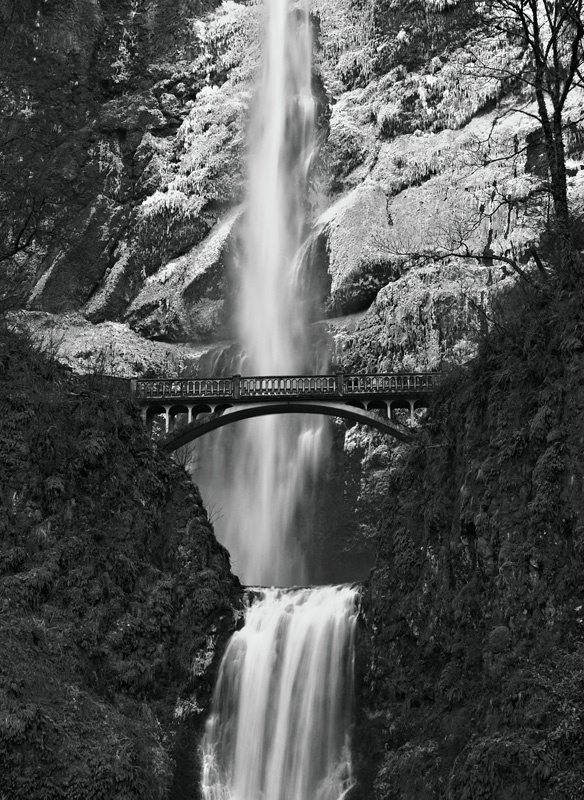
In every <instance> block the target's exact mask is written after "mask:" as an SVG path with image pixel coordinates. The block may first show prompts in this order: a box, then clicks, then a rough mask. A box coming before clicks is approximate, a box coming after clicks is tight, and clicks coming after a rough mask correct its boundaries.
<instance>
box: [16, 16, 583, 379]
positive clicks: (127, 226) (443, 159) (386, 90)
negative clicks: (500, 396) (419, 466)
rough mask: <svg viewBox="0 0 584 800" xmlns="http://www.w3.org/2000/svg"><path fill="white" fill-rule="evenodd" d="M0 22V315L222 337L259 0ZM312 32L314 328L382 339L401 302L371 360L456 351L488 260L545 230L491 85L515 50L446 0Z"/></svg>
mask: <svg viewBox="0 0 584 800" xmlns="http://www.w3.org/2000/svg"><path fill="white" fill-rule="evenodd" d="M2 13H3V14H4V23H5V38H6V42H9V46H7V47H6V48H5V49H4V51H3V55H2V64H1V66H2V72H3V74H4V76H5V83H6V85H7V87H8V90H7V92H6V96H5V99H4V104H5V107H6V108H7V110H8V112H9V113H10V125H5V126H4V134H3V135H4V144H5V146H4V148H3V155H2V166H3V171H4V172H5V173H6V175H7V176H8V178H9V180H8V181H7V184H6V191H5V195H4V200H3V203H4V206H5V212H6V215H5V219H6V231H5V234H6V235H5V251H3V252H2V254H1V255H2V258H3V264H4V267H5V268H4V270H3V284H4V288H3V293H4V302H5V304H11V305H12V306H14V305H16V306H18V305H20V306H24V307H26V308H27V309H29V310H30V311H37V312H43V313H49V314H50V315H53V316H51V319H52V320H53V322H54V323H55V325H56V327H57V328H60V327H61V326H62V316H61V315H62V314H64V313H65V312H69V314H70V313H72V312H73V313H76V314H78V316H77V317H76V319H77V320H86V321H89V322H92V323H97V324H99V323H104V322H107V321H110V322H114V323H122V324H123V325H124V326H125V329H126V330H128V331H129V330H130V329H132V330H133V331H135V332H137V333H139V334H140V335H141V336H143V337H146V339H147V340H149V339H150V340H151V339H153V338H154V339H158V340H162V341H164V342H168V343H177V342H189V343H190V344H191V345H192V344H193V343H195V344H205V345H208V344H209V343H216V342H220V341H223V340H225V339H226V338H227V339H228V338H229V337H230V336H231V333H232V332H231V329H230V318H231V314H230V304H231V296H232V293H233V279H234V275H235V274H236V272H237V251H238V246H237V240H238V221H239V220H240V216H241V215H240V214H239V213H238V208H239V205H240V203H241V201H242V186H243V183H244V172H245V152H246V146H245V131H246V124H247V118H248V112H249V107H250V102H251V100H252V97H253V86H254V80H255V76H256V73H257V69H258V60H259V42H260V39H261V27H260V26H261V7H260V6H259V5H257V4H256V3H235V2H224V3H222V4H217V3H211V2H210V3H202V2H194V0H193V1H191V2H187V1H186V0H183V1H182V2H181V0H164V2H163V0H126V2H123V3H110V2H108V1H107V0H100V2H97V3H83V2H77V1H76V0H68V2H66V3H64V4H63V3H60V4H56V3H52V2H44V3H40V4H35V3H32V2H31V3H16V2H11V3H8V4H7V5H6V7H5V9H4V11H3V12H2ZM313 21H314V37H315V68H314V91H315V97H316V98H317V103H318V125H319V152H318V156H317V159H316V162H315V172H314V176H313V187H312V190H313V191H312V197H311V211H310V216H311V222H312V234H311V242H310V244H311V246H310V247H308V248H307V252H308V260H309V262H310V269H311V273H312V275H313V280H314V281H315V282H316V284H315V285H318V287H319V288H318V293H319V294H320V296H321V310H320V312H318V313H320V314H321V315H326V316H329V317H335V318H338V317H339V316H342V315H344V314H347V313H354V312H365V311H367V312H368V313H367V315H366V318H365V321H364V322H363V324H362V326H361V329H364V328H366V329H368V330H369V335H373V336H375V337H376V338H381V339H382V340H384V339H385V338H386V337H387V327H388V326H387V319H388V316H390V315H391V314H392V313H393V309H394V308H395V307H396V306H397V305H399V306H400V307H401V306H402V305H403V306H410V307H411V311H412V313H413V319H415V318H416V315H419V317H420V318H422V319H424V320H429V321H428V322H427V323H425V324H426V325H427V329H426V330H425V331H424V332H421V331H420V330H414V329H413V327H412V325H411V320H407V319H406V318H405V317H406V314H405V312H400V313H402V321H403V322H404V323H405V328H406V332H405V333H403V335H402V334H399V336H400V338H401V340H403V339H404V338H405V340H407V339H408V337H411V336H413V337H417V338H418V340H419V341H418V343H417V344H416V347H415V349H416V353H415V355H412V354H411V353H409V352H408V346H409V345H408V344H407V342H406V343H405V344H403V346H402V347H401V351H400V346H399V345H398V347H397V351H396V353H395V355H394V354H393V351H392V349H391V347H390V348H389V350H388V348H387V347H386V344H389V343H386V342H385V341H384V343H383V346H382V349H383V350H384V351H385V350H388V353H389V354H388V355H386V356H385V357H381V358H377V361H378V362H379V363H380V364H383V363H385V362H388V360H389V361H392V362H395V363H396V365H398V366H399V363H400V362H401V361H402V360H405V361H404V363H406V364H409V363H411V364H414V365H418V366H425V365H435V364H438V363H439V362H440V360H441V359H443V358H447V359H450V360H452V359H454V360H457V359H458V360H460V359H463V358H464V357H466V355H467V354H468V351H469V346H468V342H469V339H472V328H473V327H475V326H476V324H477V319H478V316H480V314H481V310H482V311H484V312H485V313H487V314H488V312H489V304H490V302H491V298H492V297H493V296H495V295H496V294H497V292H498V291H499V289H500V288H501V287H502V286H504V285H505V283H506V282H507V280H508V278H509V275H508V273H510V272H512V270H510V268H509V267H508V265H507V266H506V265H505V262H504V261H503V260H500V259H501V258H503V259H504V258H505V257H512V258H513V259H514V260H516V261H518V262H519V263H522V264H524V265H526V266H527V267H529V265H530V263H531V264H533V261H532V260H531V261H530V259H532V252H533V248H534V247H537V245H538V243H539V240H540V237H541V232H542V230H543V227H544V225H545V220H546V214H547V205H546V200H545V193H542V191H541V190H542V188H543V186H544V183H545V174H546V173H545V164H544V163H543V162H542V158H543V150H542V143H541V138H540V137H539V133H538V130H539V128H538V123H537V120H535V119H534V117H533V114H534V111H535V106H534V104H533V100H532V98H531V97H530V96H529V94H526V93H525V92H524V90H523V89H522V85H521V84H518V83H517V81H514V80H513V79H512V76H513V75H517V74H518V72H519V70H520V68H521V65H522V63H523V60H524V58H525V53H524V50H523V48H522V47H521V46H520V43H519V42H516V41H513V40H510V39H509V38H508V37H506V36H505V35H504V34H503V33H502V32H497V31H496V30H492V29H488V28H485V26H484V24H482V23H481V18H480V16H478V15H477V12H476V11H475V10H474V8H473V7H472V6H469V5H467V4H457V3H446V4H441V3H431V2H429V0H428V1H427V2H426V1H425V0H413V1H412V2H408V3H405V4H403V3H402V4H399V8H398V7H397V5H394V4H392V3H389V2H385V1H382V0H369V2H365V3H356V2H354V0H334V1H333V0H319V2H316V3H315V5H314V13H313ZM580 103H581V95H580V94H579V93H578V92H575V93H574V94H573V96H572V97H571V99H570V101H569V103H568V106H567V108H566V111H565V118H566V121H567V122H572V121H573V123H574V124H573V125H572V126H571V127H570V131H571V134H570V137H569V141H568V159H569V160H568V167H569V173H570V178H569V180H570V191H571V193H572V198H573V201H574V202H575V203H576V204H577V203H579V202H580V201H581V197H582V192H583V191H584V189H583V182H582V176H583V175H584V172H583V171H581V170H580V169H579V167H580V165H581V163H582V136H581V131H580V127H578V126H579V124H580V123H579V121H578V120H579V110H578V109H579V107H580ZM31 130H32V131H33V136H32V140H31V136H29V134H28V132H29V131H31ZM23 162H25V163H27V165H28V167H27V169H26V170H22V168H21V166H20V165H21V164H22V163H23ZM40 187H42V188H40ZM462 241H464V244H465V248H466V250H465V251H464V252H463V250H462V249H461V246H460V245H461V242H462ZM472 256H474V257H472ZM489 257H492V258H491V260H489ZM437 258H439V260H438V261H437V260H436V259H437ZM477 259H478V260H477ZM445 267H446V268H447V269H446V272H445V270H444V268H445ZM420 269H421V270H422V271H421V272H419V270H420ZM418 272H419V274H418ZM444 274H446V275H448V277H447V279H446V282H445V283H444V285H443V275H444ZM446 284H448V285H446ZM380 292H381V294H380ZM378 295H379V296H378ZM446 297H448V298H449V300H448V301H447V302H446V303H445V300H444V298H446ZM447 307H448V308H447ZM477 307H478V311H477ZM459 312H462V314H460V313H459ZM477 315H478V316H477ZM455 317H456V318H457V320H456V321H455V320H454V318H455ZM36 321H38V316H37V317H34V316H32V317H31V324H33V325H34V324H36ZM400 327H401V326H400ZM352 328H353V323H352V322H351V323H349V329H350V333H351V336H352ZM469 329H470V332H469ZM89 330H91V328H90V329H89ZM98 330H100V334H105V336H106V338H108V336H109V333H110V331H111V329H110V328H108V326H107V325H106V326H105V328H104V327H102V328H101V329H98ZM345 330H346V326H345V324H344V323H340V324H337V325H336V326H335V333H336V334H339V335H340V336H341V338H344V340H345V343H346V336H345ZM101 338H103V336H101ZM130 338H131V335H130ZM111 340H112V341H113V346H114V348H116V347H117V346H118V344H117V342H118V340H119V336H112V337H111ZM438 340H440V341H438ZM171 349H173V350H174V347H171ZM357 349H359V350H360V349H362V348H361V345H359V348H355V350H357ZM459 350H460V352H458V351H459ZM179 351H181V348H179ZM390 351H391V352H390ZM181 352H182V351H181ZM69 355H71V354H69ZM355 358H356V359H359V358H360V356H359V355H355ZM137 360H138V363H139V364H140V363H141V364H142V367H143V368H145V364H144V363H143V360H141V359H137ZM155 361H156V362H157V363H160V359H156V358H155ZM370 362H371V366H372V365H373V363H372V361H371V359H370Z"/></svg>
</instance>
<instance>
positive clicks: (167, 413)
mask: <svg viewBox="0 0 584 800" xmlns="http://www.w3.org/2000/svg"><path fill="white" fill-rule="evenodd" d="M170 408H171V407H170V406H164V431H165V433H169V432H170Z"/></svg>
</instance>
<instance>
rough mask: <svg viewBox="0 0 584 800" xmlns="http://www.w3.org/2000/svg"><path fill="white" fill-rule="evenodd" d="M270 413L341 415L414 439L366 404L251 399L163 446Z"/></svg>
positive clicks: (163, 442)
mask: <svg viewBox="0 0 584 800" xmlns="http://www.w3.org/2000/svg"><path fill="white" fill-rule="evenodd" d="M270 414H321V415H324V416H329V417H341V418H343V419H347V420H349V421H351V422H359V423H361V424H362V425H368V426H370V427H372V428H375V429H377V430H379V431H381V432H382V433H385V434H388V435H390V436H393V437H394V438H395V439H398V440H399V441H402V442H411V441H413V438H414V437H413V434H412V433H411V432H410V431H408V430H407V428H405V427H403V426H401V425H398V424H396V423H395V422H393V421H392V420H391V419H382V418H380V417H378V416H376V415H375V414H374V413H373V412H372V411H366V410H365V409H363V408H356V407H355V406H353V405H345V404H342V403H334V402H320V403H319V402H318V401H306V402H296V403H289V402H281V403H279V402H273V401H272V402H265V403H253V404H252V403H249V404H245V405H237V406H231V407H229V408H226V409H224V410H222V411H215V412H214V413H212V414H210V415H208V416H207V417H204V418H202V419H198V420H194V421H193V422H191V423H190V424H188V425H187V426H186V427H184V428H181V429H180V430H178V431H176V432H174V431H170V432H169V433H168V434H167V435H166V436H163V437H161V439H159V442H158V443H159V446H160V447H161V448H162V449H163V450H165V451H166V452H167V453H172V452H173V451H174V450H178V448H179V447H183V446H184V445H186V444H189V443H190V442H193V441H195V440H196V439H199V438H200V437H201V436H204V435H205V434H206V433H210V432H211V431H214V430H217V429H218V428H222V427H224V426H225V425H231V424H233V423H235V422H240V421H242V420H245V419H252V418H253V417H262V416H266V415H270Z"/></svg>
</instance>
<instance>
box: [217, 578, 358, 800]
mask: <svg viewBox="0 0 584 800" xmlns="http://www.w3.org/2000/svg"><path fill="white" fill-rule="evenodd" d="M261 594H262V595H263V596H262V598H261V600H260V601H259V602H256V603H254V604H252V605H251V606H249V608H248V609H247V613H246V618H245V625H244V627H243V628H242V629H241V630H240V631H238V632H237V633H236V634H234V636H233V637H232V638H231V641H230V643H229V645H228V647H227V651H226V653H225V656H224V658H223V663H222V665H221V670H220V674H219V679H218V682H217V687H216V690H215V696H214V700H213V709H212V713H211V716H210V718H209V720H208V722H207V730H206V734H205V738H204V741H203V748H202V749H203V782H202V785H203V796H204V798H205V800H340V798H343V797H344V796H345V794H346V793H347V791H348V790H349V789H350V788H351V786H352V785H353V780H352V777H351V761H350V750H349V741H348V733H347V731H348V729H349V724H348V723H349V714H350V711H351V705H352V703H351V700H352V697H351V695H352V688H353V652H354V651H353V639H354V632H355V626H356V614H357V611H356V601H357V593H356V591H355V589H352V588H350V587H348V586H327V587H322V588H320V589H296V590H278V589H269V590H263V591H262V593H261Z"/></svg>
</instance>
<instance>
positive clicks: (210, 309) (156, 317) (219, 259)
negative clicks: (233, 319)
mask: <svg viewBox="0 0 584 800" xmlns="http://www.w3.org/2000/svg"><path fill="white" fill-rule="evenodd" d="M238 217H239V212H238V211H234V212H231V213H230V214H228V215H227V216H226V217H225V218H224V219H223V220H222V221H221V222H220V223H218V225H217V226H216V227H215V229H214V230H213V231H212V233H211V234H210V235H209V236H208V237H207V239H206V240H205V241H204V243H203V244H201V245H198V246H196V247H194V248H192V249H191V250H190V251H189V252H188V253H187V254H185V255H184V256H180V257H179V258H177V259H175V260H173V261H171V262H170V263H169V264H167V265H166V266H165V267H163V269H161V270H159V271H158V272H157V273H155V274H154V275H152V276H151V277H150V278H148V279H147V281H146V285H145V286H144V288H143V289H142V291H141V292H140V293H139V294H138V296H137V297H136V299H135V300H134V301H133V303H132V304H131V305H130V307H129V309H128V312H127V320H128V322H129V323H130V325H131V326H132V328H134V330H136V331H138V332H139V333H141V334H142V335H145V336H148V337H151V338H158V339H164V340H166V341H185V340H190V341H209V340H210V339H212V338H216V337H220V336H221V335H223V334H224V333H225V331H226V326H227V323H228V319H227V314H226V309H225V303H226V296H227V294H228V286H227V267H228V264H229V254H230V248H231V246H232V243H233V237H234V226H235V224H236V222H237V219H238Z"/></svg>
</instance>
